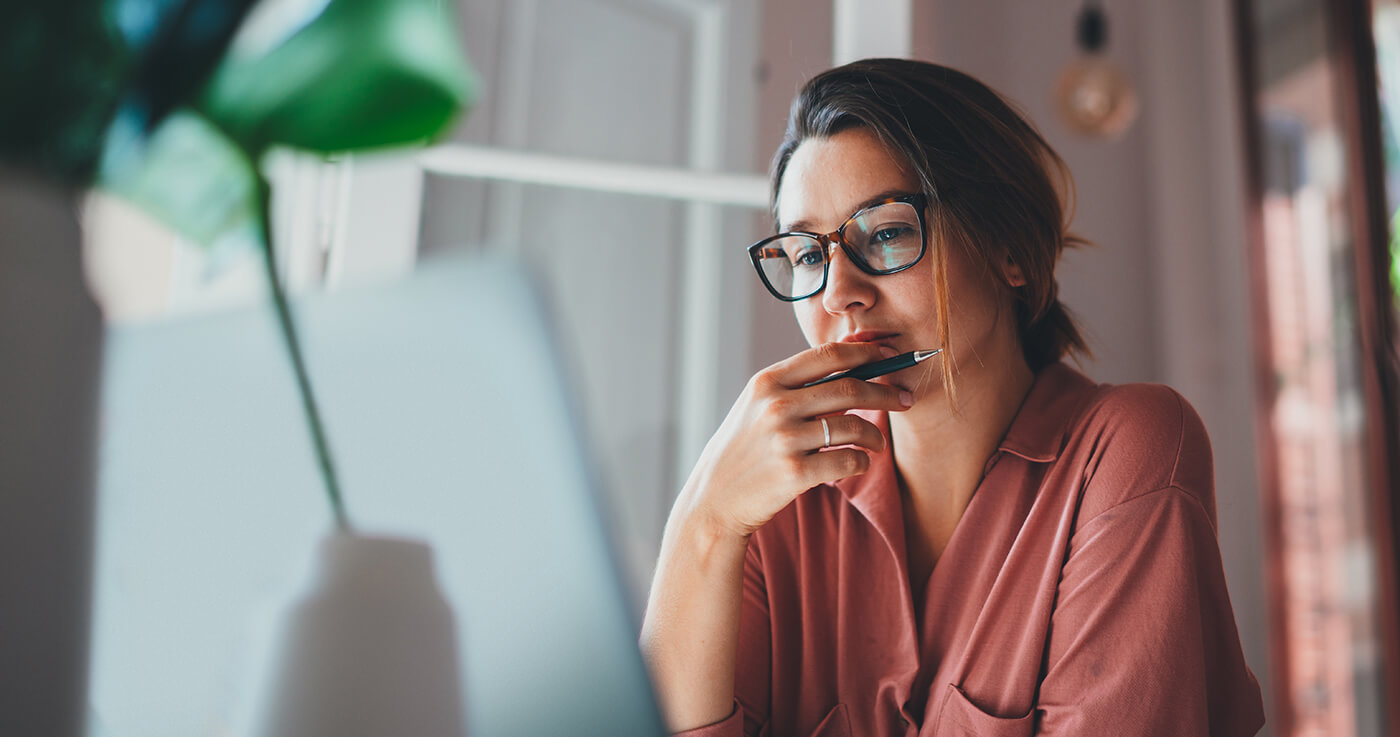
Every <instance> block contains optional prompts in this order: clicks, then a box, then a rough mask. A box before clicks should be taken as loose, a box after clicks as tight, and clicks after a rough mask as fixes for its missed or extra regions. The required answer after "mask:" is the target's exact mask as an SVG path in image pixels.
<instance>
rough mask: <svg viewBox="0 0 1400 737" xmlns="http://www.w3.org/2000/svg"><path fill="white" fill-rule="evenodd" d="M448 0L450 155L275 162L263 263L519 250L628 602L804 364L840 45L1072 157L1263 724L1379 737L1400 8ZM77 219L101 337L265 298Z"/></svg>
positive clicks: (1122, 362) (1084, 304) (1393, 706)
mask: <svg viewBox="0 0 1400 737" xmlns="http://www.w3.org/2000/svg"><path fill="white" fill-rule="evenodd" d="M1086 8H1087V9H1088V10H1092V11H1095V12H1099V13H1101V14H1102V17H1103V18H1105V19H1106V21H1107V24H1106V26H1107V34H1106V39H1105V41H1106V43H1104V44H1102V45H1101V46H1097V47H1094V48H1085V44H1084V39H1083V37H1082V36H1081V35H1077V31H1076V28H1077V24H1078V23H1080V22H1081V21H1082V17H1083V13H1084V12H1085V11H1086ZM455 14H456V19H457V20H456V22H457V24H458V28H459V31H460V34H461V39H462V41H463V43H464V45H465V47H466V49H467V54H468V56H469V57H470V59H471V62H472V64H473V66H474V67H475V68H476V70H477V72H478V73H479V75H480V82H481V91H480V95H481V96H480V98H479V99H478V101H477V103H476V107H475V109H474V110H473V112H472V114H471V115H470V116H469V117H468V118H467V119H465V121H464V122H463V123H462V124H461V125H460V126H459V128H458V129H457V130H456V131H455V132H454V134H453V135H452V137H451V140H450V141H448V142H445V143H443V144H440V145H438V146H436V147H434V148H432V149H430V150H428V151H417V152H411V153H400V154H393V155H372V156H344V157H338V158H333V159H329V160H327V159H319V158H308V157H303V156H295V155H291V154H283V155H281V156H280V157H279V158H277V159H276V160H275V162H274V165H273V167H272V172H273V181H274V189H275V200H274V226H275V229H276V231H277V233H278V234H279V235H278V237H279V239H280V241H281V243H283V244H284V245H283V246H282V249H281V258H282V260H283V265H284V273H285V274H286V275H287V279H288V280H289V282H290V284H291V286H292V288H293V291H294V292H296V293H298V294H301V295H309V294H313V293H317V292H325V291H336V290H342V289H356V288H362V287H364V286H368V285H373V284H382V283H386V282H393V281H394V280H396V279H401V278H403V277H406V276H408V275H410V274H412V273H414V272H415V271H417V270H420V269H423V268H427V267H429V266H430V265H431V264H432V263H433V261H434V260H436V259H440V258H445V257H449V256H454V255H460V254H464V253H505V254H510V255H513V256H517V257H520V258H522V259H524V260H525V261H526V262H527V263H529V264H530V265H531V266H532V267H533V268H534V269H535V271H536V273H537V274H538V275H539V277H540V280H541V283H542V285H543V286H544V287H545V292H546V295H547V297H548V301H549V302H550V305H551V314H552V315H553V317H554V319H555V320H556V323H557V335H558V337H559V340H560V342H561V344H562V349H563V353H564V355H565V356H566V357H567V363H568V365H569V367H570V369H571V371H570V379H571V381H572V382H573V389H574V390H575V391H576V393H577V394H578V396H579V398H580V408H581V410H582V416H583V421H584V426H585V427H586V429H587V433H586V434H587V439H586V440H587V444H588V445H589V447H590V449H591V450H592V451H593V452H594V453H595V454H596V458H597V462H598V468H599V471H600V475H601V478H602V481H603V484H602V486H603V488H604V491H605V493H606V506H607V513H608V516H609V518H610V520H611V529H612V531H613V534H614V537H615V542H616V547H617V553H618V559H619V562H620V565H621V567H622V569H623V573H624V578H625V581H626V584H627V587H628V592H629V594H628V595H629V603H630V605H631V607H632V609H633V612H634V614H635V613H639V612H640V609H641V605H642V602H643V601H644V597H645V592H646V589H647V586H648V584H649V578H650V575H651V572H652V567H653V565H654V560H655V557H656V553H657V550H658V547H659V544H660V538H661V530H662V526H663V524H664V521H665V518H666V514H667V512H668V510H669V508H670V505H671V502H672V500H673V499H674V496H675V494H676V492H677V490H678V489H679V488H680V484H681V482H682V481H683V480H684V478H685V476H686V474H687V473H688V471H689V468H690V465H691V464H692V463H693V461H694V459H695V458H696V457H697V456H698V454H699V451H700V449H701V447H703V444H704V442H705V440H706V439H707V438H708V436H709V433H710V432H712V431H713V429H714V428H715V427H717V425H718V423H719V421H720V419H721V418H722V417H723V414H724V412H725V411H726V409H727V408H728V406H729V404H730V403H731V402H732V401H733V398H734V397H735V396H736V395H737V394H738V392H739V390H740V389H741V388H742V386H743V384H744V382H745V381H746V380H747V378H748V377H749V376H750V375H751V374H752V373H753V372H755V371H756V370H758V369H760V368H762V367H764V366H766V365H768V364H770V363H772V362H774V361H776V360H779V359H781V358H784V357H786V356H788V355H791V354H792V353H793V352H795V351H797V350H799V349H801V348H802V347H804V346H803V343H802V340H801V337H800V335H799V333H798V331H797V328H796V325H795V322H794V321H793V319H792V316H791V312H790V310H789V309H788V308H787V307H786V306H784V305H782V304H780V303H778V302H777V301H776V300H772V299H771V298H769V297H767V296H766V294H765V293H763V291H762V288H761V286H760V285H759V283H758V280H757V279H756V278H754V276H753V274H752V273H751V268H750V266H749V264H748V261H747V258H746V254H745V252H744V248H745V247H746V246H747V245H748V244H749V243H751V242H752V241H754V240H756V239H757V238H759V237H761V236H763V235H765V234H767V233H768V232H770V228H771V223H770V221H769V217H768V215H767V211H766V207H767V181H766V177H765V172H766V171H767V166H768V161H769V158H770V156H771V154H772V152H773V151H774V149H775V148H776V146H777V144H778V142H779V141H780V140H781V137H782V132H783V125H784V120H785V116H786V112H787V107H788V104H789V102H790V101H791V99H792V96H793V94H794V93H795V92H796V91H797V89H798V88H799V87H800V85H801V84H802V82H803V81H804V80H805V79H807V78H808V77H810V76H811V75H813V74H815V73H817V72H819V71H821V70H823V69H825V68H827V67H829V66H831V65H832V64H833V63H838V62H842V61H847V60H850V59H853V58H859V57H863V56H910V57H914V58H919V59H926V60H931V61H936V62H939V63H943V64H947V65H950V66H953V67H957V68H959V69H961V70H963V71H966V72H968V73H970V74H972V75H974V76H976V77H978V78H980V79H982V80H984V81H985V82H987V83H989V84H990V85H991V86H993V87H994V88H996V89H997V90H999V91H1001V92H1002V93H1004V94H1005V95H1007V96H1008V97H1010V98H1011V99H1012V100H1014V101H1015V102H1016V103H1018V104H1019V105H1020V106H1021V107H1022V108H1023V109H1024V110H1025V111H1026V112H1027V113H1028V115H1029V116H1030V118H1031V119H1032V120H1033V121H1034V122H1035V123H1036V124H1037V125H1038V127H1039V128H1040V130H1041V131H1042V132H1043V133H1044V135H1045V136H1046V138H1048V139H1049V140H1050V142H1051V143H1052V145H1053V146H1054V147H1055V148H1056V149H1057V150H1058V151H1059V152H1060V154H1061V155H1062V156H1063V157H1064V158H1065V160H1066V161H1067V162H1068V164H1069V166H1070V168H1071V170H1072V172H1073V174H1074V177H1075V182H1076V184H1077V187H1078V208H1077V214H1076V217H1075V220H1074V229H1075V230H1076V231H1077V232H1078V233H1079V234H1081V235H1083V236H1085V237H1087V238H1088V239H1089V240H1091V241H1093V242H1094V243H1095V244H1097V245H1096V247H1094V248H1092V249H1087V250H1082V251H1077V252H1072V253H1069V254H1067V255H1066V256H1065V258H1064V261H1063V262H1062V264H1061V266H1060V269H1059V272H1058V274H1059V280H1060V285H1061V295H1062V299H1063V300H1064V301H1065V302H1066V303H1067V304H1068V305H1069V306H1070V308H1071V309H1072V310H1074V312H1075V313H1076V314H1077V315H1078V316H1079V317H1080V318H1081V320H1082V321H1083V324H1084V325H1085V327H1086V328H1087V333H1088V337H1089V340H1090V343H1091V347H1092V349H1093V351H1094V355H1095V358H1094V360H1092V361H1090V362H1088V363H1086V365H1085V366H1084V367H1083V368H1084V369H1085V371H1086V372H1087V373H1088V374H1089V375H1091V376H1092V377H1094V378H1095V379H1097V380H1099V381H1105V382H1114V383H1119V382H1131V381H1150V382H1163V383H1167V384H1170V385H1172V386H1173V387H1175V388H1176V389H1178V390H1179V391H1181V392H1182V393H1183V394H1184V395H1185V396H1186V397H1187V398H1188V399H1189V400H1190V401H1191V402H1192V403H1193V404H1194V405H1195V407H1196V408H1197V410H1198V411H1199V412H1200V414H1201V415H1202V417H1203V418H1204V420H1205V422H1206V425H1207V427H1208V428H1209V430H1210V433H1211V437H1212V441H1213V444H1214V450H1215V465H1216V483H1217V494H1218V501H1219V522H1220V527H1219V533H1220V545H1221V549H1222V551H1223V553H1224V559H1225V564H1226V573H1227V578H1228V582H1229V585H1230V591H1231V597H1232V601H1233V603H1234V607H1235V612H1236V618H1237V621H1238V623H1239V627H1240V633H1241V638H1242V640H1243V642H1244V648H1245V654H1246V657H1247V658H1248V661H1249V663H1250V665H1251V667H1252V668H1253V670H1254V672H1255V674H1256V675H1257V676H1258V677H1259V680H1260V684H1261V687H1262V688H1263V691H1264V698H1265V702H1266V705H1267V709H1268V718H1269V723H1268V725H1267V726H1266V727H1265V731H1264V734H1270V735H1278V736H1282V735H1332V736H1335V737H1349V736H1351V735H1400V711H1398V710H1400V642H1397V638H1398V637H1400V614H1398V613H1397V606H1396V593H1397V558H1396V548H1395V545H1394V535H1395V532H1396V530H1397V516H1396V509H1397V505H1400V497H1397V490H1398V489H1400V470H1397V464H1398V463H1400V419H1398V417H1400V393H1397V384H1396V381H1397V370H1396V366H1397V359H1396V345H1397V343H1396V339H1395V335H1396V321H1397V320H1396V318H1397V300H1396V289H1397V284H1400V266H1397V265H1396V264H1400V247H1397V243H1400V238H1397V236H1396V226H1397V225H1400V220H1397V219H1396V218H1397V217H1400V137H1398V135H1397V130H1398V129H1400V3H1398V2H1396V0H1370V1H1368V0H1335V1H1334V2H1323V0H1233V1H1228V2H1227V1H1226V0H1175V1H1174V2H1170V3H1163V2H1141V1H1132V0H1106V1H1104V2H1091V3H1087V4H1086V3H1081V2H1077V1H1076V0H1054V1H1052V2H1037V3H1025V2H1017V1H1014V0H982V1H981V2H977V3H965V2H955V1H954V0H864V1H860V0H835V1H834V2H823V1H816V0H760V1H757V2H756V1H754V0H460V2H458V3H457V4H456V6H455ZM1091 46H1093V45H1092V44H1091ZM1086 61H1091V62H1093V63H1096V64H1109V65H1112V66H1114V67H1116V68H1117V69H1118V70H1119V73H1120V74H1121V79H1120V80H1118V83H1120V84H1123V85H1127V86H1129V87H1130V88H1131V89H1130V91H1128V90H1125V89H1114V90H1109V93H1112V94H1113V95H1120V97H1119V98H1116V99H1118V100H1119V103H1120V104H1121V103H1122V100H1123V99H1125V98H1123V97H1122V95H1124V94H1130V95H1131V97H1132V98H1133V100H1134V102H1133V103H1132V104H1130V105H1129V107H1130V108H1131V109H1127V110H1121V109H1120V110H1116V111H1114V112H1115V115H1117V117H1116V118H1114V119H1113V120H1111V121H1109V124H1106V125H1104V126H1101V127H1100V128H1099V129H1094V128H1093V126H1092V125H1091V126H1089V127H1088V128H1085V126H1084V125H1083V124H1082V123H1083V121H1078V122H1076V121H1074V120H1071V119H1067V118H1066V117H1065V115H1064V112H1063V108H1065V107H1066V103H1067V101H1066V96H1067V95H1070V94H1073V93H1074V91H1073V90H1068V91H1067V89H1066V87H1065V83H1064V82H1063V81H1062V75H1063V74H1064V73H1065V70H1066V69H1069V68H1071V67H1072V66H1073V65H1075V64H1082V63H1085V62H1086ZM1081 92H1084V94H1092V93H1093V92H1094V90H1092V89H1091V90H1088V91H1087V92H1085V91H1083V90H1081ZM1105 94H1108V93H1105ZM1068 102H1073V101H1072V100H1070V101H1068ZM1071 107H1072V105H1071ZM83 220H84V226H85V229H86V233H87V245H86V247H87V253H86V258H87V267H86V268H87V270H88V275H89V280H90V282H91V283H92V285H93V288H94V291H95V292H96V293H97V294H98V296H99V301H100V302H101V303H102V305H103V309H104V312H105V314H106V316H107V320H108V323H109V325H111V326H112V327H113V329H115V330H120V329H122V328H123V326H143V325H145V326H149V325H151V324H154V323H165V322H169V323H172V324H178V323H179V322H181V321H188V320H198V319H206V318H207V316H208V315H211V314H218V313H220V312H221V311H226V310H235V309H246V308H247V307H248V306H249V305H256V304H261V302H262V300H264V298H265V295H264V287H263V281H262V280H263V273H262V270H261V267H260V265H259V263H258V258H259V255H258V253H257V251H256V249H254V248H251V247H244V246H242V245H240V244H238V243H227V244H220V245H218V246H216V247H215V248H213V249H205V248H200V247H195V246H193V245H191V244H188V243H185V242H182V241H181V240H180V239H179V238H178V237H176V236H174V235H173V234H171V233H170V232H168V231H166V230H164V229H162V228H161V227H160V226H159V225H158V224H156V223H155V222H154V221H153V220H150V219H148V218H147V217H145V216H144V215H142V214H140V213H139V212H137V211H135V210H133V209H131V208H129V207H127V206H125V205H123V204H121V203H120V202H119V201H116V200H112V199H109V198H106V197H104V196H102V195H93V196H91V197H90V198H89V199H88V200H87V202H86V205H85V208H84V215H83ZM483 307H486V306H483ZM473 329H474V330H478V331H479V327H478V328H473ZM442 330H444V331H447V332H451V331H453V330H454V326H453V325H451V324H445V325H443V326H442ZM452 337H454V338H462V337H466V338H469V339H470V340H473V341H477V342H480V343H482V344H484V345H487V346H489V344H490V342H491V340H492V336H491V335H490V333H489V330H487V331H485V332H484V333H480V332H479V334H474V335H468V336H460V335H454V336H452ZM331 433H332V435H334V428H333V427H332V428H331ZM108 442H111V441H108ZM308 462H309V461H308ZM100 491H101V490H100V489H99V493H100ZM102 503H103V505H106V508H107V509H111V504H112V502H111V501H110V500H103V502H102ZM211 504H212V502H211ZM351 504H352V506H353V504H354V502H353V496H352V500H351ZM273 512H274V510H269V514H271V513H273ZM98 524H99V532H100V535H99V538H100V540H101V541H106V542H101V543H100V544H111V541H113V540H119V539H121V538H122V537H123V536H128V537H137V536H140V535H142V534H145V533H144V532H143V530H142V529H141V528H140V525H141V524H143V523H142V519H141V518H140V517H139V516H133V515H125V516H123V515H117V514H107V513H106V512H104V513H103V515H102V516H101V517H100V518H99V523H98ZM100 552H101V549H99V577H100V576H101V575H103V574H102V569H101V558H100ZM102 591H103V589H102V584H101V582H100V581H99V593H98V597H99V601H98V606H99V607H101V606H102V601H103V600H102V596H103V594H102ZM99 619H100V612H99ZM103 646H104V645H103V641H102V639H101V638H100V637H99V639H98V640H97V641H96V643H95V647H96V648H97V650H96V651H95V653H94V658H95V663H96V666H95V667H97V668H99V669H101V668H108V669H109V673H108V675H106V676H104V675H103V673H102V672H100V670H99V672H98V673H97V674H96V676H95V677H98V678H115V677H117V676H116V675H115V674H116V673H118V672H119V671H121V670H122V669H123V668H125V667H127V665H129V664H126V665H124V664H122V663H120V662H116V661H114V660H113V659H112V657H109V656H104V654H103V652H104V651H103V650H102V648H103ZM208 733H209V734H217V733H218V732H217V731H211V732H208Z"/></svg>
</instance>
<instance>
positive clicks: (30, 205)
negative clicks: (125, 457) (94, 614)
mask: <svg viewBox="0 0 1400 737" xmlns="http://www.w3.org/2000/svg"><path fill="white" fill-rule="evenodd" d="M73 196H74V193H73V192H72V191H71V190H65V189H60V188H56V187H53V186H51V185H48V184H45V183H42V182H39V181H38V180H35V179H32V178H29V177H26V176H23V175H18V174H16V173H14V172H7V171H4V170H0V602H3V603H0V735H45V736H46V737H48V736H50V735H52V736H53V737H70V736H71V737H76V736H77V735H79V734H81V733H82V731H83V721H84V715H86V713H87V666H88V629H89V617H90V614H89V609H90V604H91V601H92V583H91V582H92V550H93V544H92V526H93V487H94V453H95V445H96V435H97V433H96V427H97V423H96V412H97V402H98V387H99V384H100V381H101V364H102V315H101V313H100V312H99V310H98V308H97V306H96V304H95V303H94V302H93V300H92V298H91V296H89V294H88V289H87V284H86V282H85V280H84V275H83V270H82V238H81V232H80V230H79V227H78V221H77V217H76V215H75V206H74V197H73Z"/></svg>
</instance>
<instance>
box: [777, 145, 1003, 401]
mask: <svg viewBox="0 0 1400 737" xmlns="http://www.w3.org/2000/svg"><path fill="white" fill-rule="evenodd" d="M919 191H921V188H920V185H919V180H918V178H917V177H916V176H915V175H914V173H913V172H912V171H911V170H910V168H909V167H908V165H907V164H906V163H905V162H904V161H903V160H902V157H901V156H900V155H899V154H898V153H896V152H894V151H892V150H890V149H889V148H887V147H886V146H885V145H884V144H883V143H881V142H880V140H879V139H878V138H877V137H876V136H875V134H873V133H871V132H870V131H869V130H867V129H865V128H850V129H847V130H845V131H842V132H840V133H837V134H836V135H834V136H831V137H829V138H811V139H808V140H806V141H804V142H803V143H802V144H801V145H799V146H798V147H797V150H796V151H794V152H793V154H792V158H791V159H789V161H788V165H787V169H786V171H785V172H784V174H783V181H782V187H781V188H780V190H779V194H778V203H777V205H778V208H777V209H778V223H779V231H780V232H786V231H792V230H800V231H807V232H815V233H828V232H831V231H834V230H836V229H837V228H839V227H841V224H842V223H843V222H845V221H846V219H847V218H849V217H850V216H851V215H853V214H855V213H856V212H857V211H859V210H860V209H862V208H863V207H865V206H866V205H867V204H869V203H871V202H872V201H877V200H880V199H883V198H885V197H889V196H892V195H901V194H911V193H917V192H919ZM929 230H930V233H929V238H930V243H929V244H928V251H927V253H925V255H924V257H923V259H921V260H920V261H919V263H917V264H915V265H914V266H912V267H910V268H908V269H905V270H904V271H900V272H897V273H894V274H888V275H885V276H871V275H869V274H866V273H865V272H863V271H861V270H860V269H859V268H858V267H857V266H856V265H855V264H853V263H851V260H850V259H849V258H847V256H846V254H845V253H844V252H842V251H841V250H840V249H839V248H837V249H833V251H832V253H831V266H830V271H829V273H828V275H827V282H826V288H825V289H824V290H822V292H821V293H819V294H816V295H814V296H812V297H809V298H808V299H805V300H802V301H800V302H794V303H793V309H794V311H795V312H796V314H797V322H798V324H799V325H800V326H801V327H802V334H803V335H804V336H806V338H807V342H808V343H809V344H811V345H818V344H821V343H828V342H835V341H870V342H875V343H882V344H885V345H888V346H890V347H892V348H894V349H895V350H897V351H899V352H900V353H904V352H906V351H913V350H926V349H932V348H939V347H941V346H940V345H939V336H938V302H937V294H936V291H935V283H936V282H935V281H934V269H935V264H936V261H937V259H936V254H935V249H937V248H940V247H941V245H942V244H938V243H935V242H933V241H932V239H933V237H934V236H933V233H932V230H933V228H932V224H931V221H930V228H929ZM946 250H947V252H948V256H947V258H948V290H949V295H948V297H949V306H950V311H951V313H952V314H951V315H950V316H949V340H950V341H951V343H952V346H951V348H952V350H951V351H947V352H945V353H944V354H943V356H942V357H940V358H942V359H944V360H946V358H947V356H948V355H949V353H951V354H952V358H953V360H954V361H955V363H956V365H955V366H954V370H955V371H958V370H960V369H962V370H967V369H971V368H975V367H977V366H978V365H979V364H988V363H991V362H993V361H1004V360H1024V359H1022V357H1021V352H1020V344H1019V340H1018V337H1017V335H1016V326H1015V320H1014V319H1011V315H1012V312H1011V309H1010V307H1011V306H1010V301H1009V295H1008V291H1007V290H1006V289H1005V288H1004V287H1000V286H999V283H1000V280H1001V277H1000V276H999V275H998V274H996V273H994V272H993V271H992V269H990V268H988V266H987V265H986V264H985V262H984V261H983V260H982V259H973V258H971V257H970V256H969V255H968V254H967V253H965V252H964V249H962V248H960V247H950V248H947V249H946ZM1009 276H1010V277H1011V278H1012V279H1013V280H1015V279H1016V278H1018V277H1016V276H1015V275H1014V274H1009ZM1003 311H1004V315H1003V319H1000V320H999V319H998V314H999V312H1003ZM940 358H935V359H932V360H930V361H927V362H925V363H923V364H921V365H920V366H917V367H915V368H911V369H905V370H904V371H901V372H898V373H895V374H891V375H889V376H888V377H885V379H884V380H885V381H886V382H887V383H890V384H893V385H895V386H899V387H901V388H904V389H908V390H910V391H913V392H914V393H915V395H916V396H918V395H920V394H925V393H928V392H930V391H938V390H941V386H942V381H941V376H942V373H941V372H940V371H938V370H937V368H936V366H935V365H934V362H935V361H937V360H940Z"/></svg>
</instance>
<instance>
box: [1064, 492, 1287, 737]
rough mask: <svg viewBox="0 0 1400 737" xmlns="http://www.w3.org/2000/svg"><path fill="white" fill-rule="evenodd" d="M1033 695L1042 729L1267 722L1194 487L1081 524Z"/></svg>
mask: <svg viewBox="0 0 1400 737" xmlns="http://www.w3.org/2000/svg"><path fill="white" fill-rule="evenodd" d="M1210 498H1213V497H1210ZM1038 701H1039V710H1040V717H1041V718H1040V720H1039V729H1038V732H1037V733H1038V734H1041V735H1046V736H1054V735H1063V736H1065V737H1068V736H1069V735H1086V734H1114V735H1132V736H1135V737H1157V736H1160V737H1168V736H1169V735H1170V736H1172V737H1183V736H1186V737H1189V736H1194V735H1199V736H1200V737H1206V736H1207V735H1213V736H1216V737H1235V736H1243V735H1253V734H1255V733H1256V732H1257V731H1258V729H1259V727H1260V726H1262V725H1263V722H1264V714H1263V706H1262V702H1261V700H1260V696H1259V687H1258V684H1257V683H1256V682H1255V680H1254V676H1253V675H1252V674H1251V673H1250V672H1249V669H1248V668H1247V667H1246V665H1245V662H1244V656H1243V653H1242V652H1241V649H1240V644H1239V634H1238V632H1237V630H1236V627H1235V618H1234V613H1233V610H1232V608H1231V606H1230V599H1229V594H1228V592H1227V591H1226V587H1225V577H1224V572H1223V565H1222V562H1221V560H1220V549H1219V545H1218V543H1217V540H1216V536H1215V527H1214V524H1213V515H1212V514H1211V512H1210V510H1207V509H1206V508H1205V506H1204V505H1203V504H1202V501H1201V499H1200V498H1199V497H1198V496H1197V495H1194V494H1191V493H1188V492H1187V491H1186V490H1184V489H1182V488H1180V487H1178V486H1169V487H1166V488H1162V489H1158V490H1156V491H1151V492H1148V493H1146V494H1142V495H1140V496H1137V497H1134V498H1132V499H1129V500H1127V501H1123V502H1121V503H1119V504H1117V505H1115V506H1112V507H1110V508H1108V509H1106V510H1104V511H1102V512H1100V513H1099V514H1097V515H1096V516H1095V517H1093V518H1092V519H1091V520H1089V521H1088V522H1086V523H1084V524H1083V525H1082V526H1081V527H1080V528H1079V529H1078V531H1077V532H1076V533H1075V535H1074V537H1073V539H1072V540H1071V543H1070V550H1069V554H1068V556H1067V558H1066V561H1065V564H1064V567H1063V569H1062V576H1061V580H1060V586H1059V593H1058V600H1057V602H1056V607H1055V613H1054V615H1053V616H1052V619H1051V625H1050V637H1049V642H1048V643H1047V649H1046V659H1045V675H1044V679H1043V681H1042V683H1041V690H1040V694H1039V699H1038Z"/></svg>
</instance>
